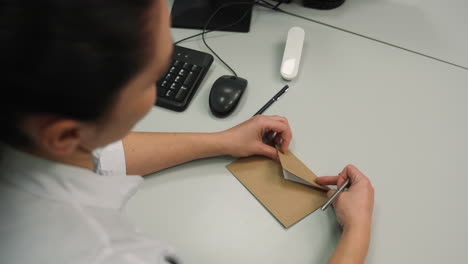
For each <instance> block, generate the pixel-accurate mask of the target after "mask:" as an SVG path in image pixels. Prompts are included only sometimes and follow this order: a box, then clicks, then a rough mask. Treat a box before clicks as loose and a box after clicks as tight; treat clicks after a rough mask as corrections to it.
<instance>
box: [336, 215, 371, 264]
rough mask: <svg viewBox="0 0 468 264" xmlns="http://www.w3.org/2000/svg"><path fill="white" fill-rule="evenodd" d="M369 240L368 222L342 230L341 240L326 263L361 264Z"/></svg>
mask: <svg viewBox="0 0 468 264" xmlns="http://www.w3.org/2000/svg"><path fill="white" fill-rule="evenodd" d="M369 241H370V224H365V225H362V226H361V227H356V228H352V227H351V228H349V229H345V230H344V231H343V234H342V236H341V240H340V242H339V243H338V246H337V247H336V249H335V252H334V253H333V255H332V257H331V258H330V260H329V261H328V264H343V263H347V264H361V263H364V260H365V258H366V255H367V250H368V249H369Z"/></svg>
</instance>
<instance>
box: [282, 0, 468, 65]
mask: <svg viewBox="0 0 468 264" xmlns="http://www.w3.org/2000/svg"><path fill="white" fill-rule="evenodd" d="M301 3H302V0H301V1H299V0H295V1H294V2H293V3H291V4H284V5H282V7H281V8H283V9H284V10H286V11H291V12H293V13H297V14H301V15H303V16H306V17H309V18H313V19H315V20H318V21H320V22H325V23H327V24H330V25H333V26H336V27H339V28H343V29H347V30H350V31H353V32H356V33H359V34H363V35H366V36H368V37H372V38H376V39H379V40H382V41H385V42H389V43H391V44H394V45H397V46H401V47H404V48H407V49H410V50H414V51H417V52H420V53H423V54H426V55H429V56H432V57H436V58H439V59H442V60H445V61H449V62H451V63H455V64H457V65H460V66H463V67H465V68H468V52H467V47H468V1H465V0H445V1H440V0H346V1H345V2H344V4H343V5H342V6H340V7H339V8H337V9H333V10H327V11H323V10H316V9H310V8H304V7H303V6H302V5H301Z"/></svg>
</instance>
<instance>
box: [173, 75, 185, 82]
mask: <svg viewBox="0 0 468 264" xmlns="http://www.w3.org/2000/svg"><path fill="white" fill-rule="evenodd" d="M183 79H184V77H183V76H181V75H177V77H175V79H174V82H176V83H181V82H182V81H183Z"/></svg>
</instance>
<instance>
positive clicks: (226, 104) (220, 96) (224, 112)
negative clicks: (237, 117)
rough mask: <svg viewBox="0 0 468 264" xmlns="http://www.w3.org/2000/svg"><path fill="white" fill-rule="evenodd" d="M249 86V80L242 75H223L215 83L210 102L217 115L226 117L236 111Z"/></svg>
mask: <svg viewBox="0 0 468 264" xmlns="http://www.w3.org/2000/svg"><path fill="white" fill-rule="evenodd" d="M246 87H247V80H246V79H243V78H241V77H236V76H229V75H223V76H221V77H219V78H218V79H217V80H216V81H215V82H214V84H213V87H212V88H211V91H210V98H209V104H210V109H211V112H212V113H213V114H214V115H215V116H217V117H226V116H228V115H229V114H231V113H232V111H234V109H235V108H236V106H237V105H238V103H239V100H240V99H241V97H242V94H243V93H244V91H245V88H246Z"/></svg>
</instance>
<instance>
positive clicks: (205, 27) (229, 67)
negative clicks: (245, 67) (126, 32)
mask: <svg viewBox="0 0 468 264" xmlns="http://www.w3.org/2000/svg"><path fill="white" fill-rule="evenodd" d="M283 2H284V0H279V1H278V3H276V5H272V4H270V3H268V2H265V3H266V5H264V4H260V2H259V0H254V1H251V2H240V3H239V2H237V3H226V4H223V5H221V6H219V7H218V8H217V9H216V10H215V12H213V14H212V15H211V16H210V18H209V19H208V21H207V22H206V24H205V26H204V27H203V30H202V32H201V33H198V34H195V35H192V36H189V37H186V38H183V39H181V40H178V41H176V42H174V45H177V44H179V43H181V42H183V41H185V40H188V39H191V38H194V37H197V36H200V35H201V36H202V41H203V43H204V44H205V46H206V47H207V48H208V49H209V50H210V51H211V53H213V55H215V56H216V58H218V60H220V61H221V62H222V63H223V64H224V66H226V67H227V68H228V69H229V70H230V71H231V72H232V74H233V75H234V76H236V77H237V76H238V75H237V73H236V71H235V70H234V69H233V68H232V67H231V66H229V64H227V62H225V61H224V60H223V59H222V58H221V57H220V56H219V55H218V54H217V53H216V52H215V51H214V50H213V48H211V47H210V45H208V43H207V42H206V39H205V35H206V34H207V33H209V32H213V31H215V30H220V29H224V28H228V27H231V26H234V25H236V24H237V23H239V22H241V21H242V20H243V19H244V18H245V17H246V16H247V14H248V12H249V11H250V10H249V8H247V10H246V11H245V12H244V14H243V15H242V16H241V17H240V18H239V19H238V20H237V21H235V22H234V23H231V24H229V25H225V26H222V27H219V28H216V29H213V30H207V27H208V26H209V24H210V22H211V21H212V20H213V18H215V16H216V15H217V14H218V13H219V11H221V10H222V9H224V8H226V7H230V6H236V5H252V6H253V5H260V6H263V7H266V8H269V9H278V7H279V6H280V5H281V4H282V3H283ZM270 5H271V6H270Z"/></svg>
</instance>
